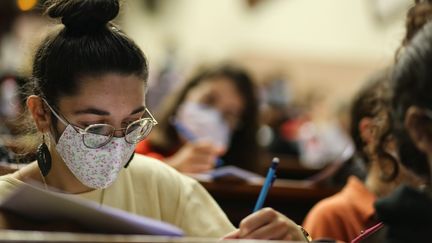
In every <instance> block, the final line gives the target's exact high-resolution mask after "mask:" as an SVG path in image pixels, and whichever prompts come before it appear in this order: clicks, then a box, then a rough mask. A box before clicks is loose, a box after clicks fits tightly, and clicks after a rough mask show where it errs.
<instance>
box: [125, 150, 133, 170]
mask: <svg viewBox="0 0 432 243" xmlns="http://www.w3.org/2000/svg"><path fill="white" fill-rule="evenodd" d="M134 155H135V153H133V154H132V156H131V157H130V159H129V160H128V162H127V163H126V164H125V166H124V168H127V167H128V166H129V164H130V162H131V161H132V159H133V157H134Z"/></svg>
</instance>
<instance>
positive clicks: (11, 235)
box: [0, 230, 287, 243]
mask: <svg viewBox="0 0 432 243" xmlns="http://www.w3.org/2000/svg"><path fill="white" fill-rule="evenodd" d="M0 242H27V243H28V242H105V243H114V242H116V243H117V242H134V243H138V242H141V243H168V242H171V243H175V242H181V243H220V242H221V241H220V240H219V239H208V238H191V237H184V238H170V237H160V236H146V235H108V234H82V233H63V232H43V231H18V230H0ZM223 242H224V243H235V242H244V243H265V242H271V243H278V242H281V241H257V240H227V241H223ZM284 242H285V243H287V241H284Z"/></svg>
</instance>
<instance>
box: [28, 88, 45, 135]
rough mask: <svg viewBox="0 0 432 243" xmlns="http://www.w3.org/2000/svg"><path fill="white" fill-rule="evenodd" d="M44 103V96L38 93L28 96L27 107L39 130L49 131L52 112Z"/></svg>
mask: <svg viewBox="0 0 432 243" xmlns="http://www.w3.org/2000/svg"><path fill="white" fill-rule="evenodd" d="M45 107H46V106H45V105H44V101H43V100H42V98H40V97H39V96H36V95H30V96H29V97H28V98H27V108H28V109H29V111H30V114H31V116H32V117H33V120H34V121H35V124H36V128H37V129H38V131H40V132H42V133H44V132H48V131H49V130H50V127H51V112H49V111H48V110H47V109H46V108H45Z"/></svg>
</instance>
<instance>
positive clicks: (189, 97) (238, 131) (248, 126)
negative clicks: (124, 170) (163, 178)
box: [136, 66, 259, 173]
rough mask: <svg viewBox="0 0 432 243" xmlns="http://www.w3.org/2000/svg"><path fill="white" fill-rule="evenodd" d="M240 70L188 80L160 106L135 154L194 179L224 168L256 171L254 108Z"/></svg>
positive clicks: (249, 85)
mask: <svg viewBox="0 0 432 243" xmlns="http://www.w3.org/2000/svg"><path fill="white" fill-rule="evenodd" d="M257 103H258V102H257V97H256V93H255V87H254V85H253V82H252V80H251V78H250V77H249V75H248V74H247V73H246V72H245V71H244V70H242V69H240V68H236V67H232V66H222V67H216V68H210V69H205V70H202V71H201V72H199V73H198V74H196V75H195V76H194V77H192V78H191V79H190V80H189V81H188V82H186V83H185V85H184V86H182V87H181V88H179V89H178V90H177V92H176V93H175V94H174V95H172V96H170V97H169V98H168V100H167V101H166V103H164V105H163V106H162V107H163V110H162V111H161V114H160V119H158V120H159V122H160V124H159V125H158V126H157V127H156V128H155V131H154V132H153V133H152V134H151V136H150V138H149V139H147V140H144V141H143V142H141V143H139V144H138V146H137V149H136V152H137V153H141V154H145V155H148V156H151V157H155V158H157V159H160V160H162V161H164V162H166V163H167V164H169V165H171V166H172V167H174V168H176V169H177V170H178V171H180V172H189V173H199V172H205V171H208V170H210V169H212V168H214V167H215V166H216V164H217V162H216V161H217V158H218V157H222V159H223V160H224V162H225V164H231V165H236V166H238V167H241V168H244V169H248V170H256V169H257V168H256V163H257V162H258V159H259V158H258V145H257V141H256V131H257V128H258V121H257V120H258V118H257V117H258V111H257V110H258V104H257Z"/></svg>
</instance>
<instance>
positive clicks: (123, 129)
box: [41, 98, 158, 149]
mask: <svg viewBox="0 0 432 243" xmlns="http://www.w3.org/2000/svg"><path fill="white" fill-rule="evenodd" d="M41 99H42V100H43V102H44V103H45V105H46V106H48V108H49V109H50V111H51V112H52V113H53V114H54V115H55V116H56V118H57V119H59V120H60V121H61V122H62V123H63V124H64V125H65V126H68V125H71V127H72V128H73V129H74V130H75V131H76V132H77V133H79V134H81V135H82V142H83V144H84V146H86V147H87V148H90V149H98V148H101V147H103V146H105V145H106V144H108V143H109V142H110V141H111V140H112V138H113V137H114V133H115V132H116V131H123V134H124V136H123V137H124V139H125V141H126V142H127V143H129V144H137V143H139V142H140V141H142V140H143V139H144V138H145V137H144V138H143V139H141V140H138V141H136V142H129V141H128V140H127V139H126V131H127V129H128V128H129V127H130V126H131V125H132V124H134V123H135V122H138V121H141V120H147V119H149V118H150V122H151V124H152V126H151V128H150V131H149V134H150V132H151V130H152V129H153V127H154V126H156V125H157V124H158V122H157V120H156V119H155V118H154V116H153V114H152V113H151V112H150V110H149V109H148V108H147V107H144V114H145V113H147V114H148V115H149V116H150V117H149V118H148V117H146V118H143V116H144V114H143V116H141V118H140V119H138V120H135V121H133V122H131V123H129V125H128V126H127V127H125V128H119V129H116V128H115V127H114V126H112V125H110V124H104V123H96V124H91V125H89V126H87V127H85V128H82V127H80V126H78V125H75V124H72V123H71V122H69V121H68V120H67V119H66V118H65V117H63V115H60V112H57V111H56V110H55V109H54V108H53V107H51V105H49V103H48V101H47V100H46V99H45V98H41ZM95 125H104V126H109V127H112V128H113V129H112V132H111V133H110V134H109V138H108V139H107V141H106V142H104V143H102V144H101V145H99V146H97V147H90V146H88V145H87V144H86V143H85V142H84V135H86V134H96V135H102V134H97V133H90V132H87V131H86V130H88V129H89V128H90V127H91V126H95ZM102 136H106V135H102ZM147 136H148V135H147Z"/></svg>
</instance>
